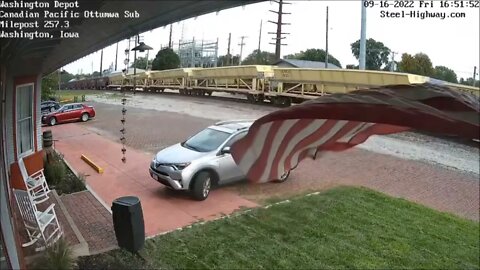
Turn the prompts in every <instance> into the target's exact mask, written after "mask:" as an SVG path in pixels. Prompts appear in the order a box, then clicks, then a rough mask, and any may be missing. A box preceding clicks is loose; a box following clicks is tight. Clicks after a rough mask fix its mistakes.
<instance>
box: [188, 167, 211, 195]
mask: <svg viewBox="0 0 480 270" xmlns="http://www.w3.org/2000/svg"><path fill="white" fill-rule="evenodd" d="M193 181H194V182H193V186H192V190H191V192H192V196H193V198H194V199H195V200H197V201H203V200H205V199H206V198H207V197H208V194H210V190H211V188H212V177H211V175H210V173H209V172H200V173H198V174H197V175H196V176H195V178H194V179H193Z"/></svg>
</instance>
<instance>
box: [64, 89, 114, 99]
mask: <svg viewBox="0 0 480 270" xmlns="http://www.w3.org/2000/svg"><path fill="white" fill-rule="evenodd" d="M103 92H105V91H104V90H60V91H58V90H57V91H55V96H56V97H59V100H71V101H69V102H73V99H74V97H75V96H76V97H78V102H81V101H82V95H85V96H87V95H98V94H102V93H103Z"/></svg>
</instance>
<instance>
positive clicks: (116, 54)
mask: <svg viewBox="0 0 480 270" xmlns="http://www.w3.org/2000/svg"><path fill="white" fill-rule="evenodd" d="M117 60H118V42H117V50H116V53H115V71H116V70H117Z"/></svg>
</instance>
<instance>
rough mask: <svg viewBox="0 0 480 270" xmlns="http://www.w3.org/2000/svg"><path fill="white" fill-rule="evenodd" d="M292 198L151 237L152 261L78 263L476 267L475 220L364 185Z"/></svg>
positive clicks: (83, 263) (112, 257) (112, 255)
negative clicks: (286, 201) (384, 193)
mask: <svg viewBox="0 0 480 270" xmlns="http://www.w3.org/2000/svg"><path fill="white" fill-rule="evenodd" d="M290 201H291V202H290V203H284V204H278V205H274V206H272V207H270V208H268V209H255V210H252V211H250V212H248V213H245V214H242V215H238V216H236V217H231V218H226V219H221V220H217V221H213V222H208V223H206V224H203V225H202V224H197V225H194V226H192V227H191V228H188V229H184V230H181V231H175V232H172V233H169V234H166V235H162V236H159V237H156V238H154V239H151V240H148V241H147V242H146V244H145V249H144V250H143V253H144V254H145V255H144V256H145V257H146V258H148V261H149V263H148V264H147V263H139V261H138V258H133V257H131V259H129V258H128V257H129V256H130V255H129V254H128V253H126V252H122V251H119V250H116V251H112V252H109V253H105V254H101V255H97V256H96V257H90V258H88V257H86V258H81V259H80V261H79V266H80V268H82V267H84V268H95V267H96V266H95V264H97V265H98V262H102V261H103V262H106V261H110V262H115V263H116V264H117V265H115V267H116V268H119V267H120V266H119V265H118V263H119V262H120V261H125V262H127V264H133V263H135V262H136V263H135V265H136V266H132V265H128V266H125V267H126V268H131V267H135V268H138V267H140V265H141V264H143V267H152V266H153V267H157V268H174V269H178V268H180V269H187V268H188V269H190V268H217V269H262V268H263V269H276V268H283V269H306V268H310V269H311V268H315V269H327V268H328V269H338V268H357V269H359V268H361V269H372V268H377V269H378V268H388V269H390V268H397V269H399V268H415V269H419V268H429V269H452V268H462V269H467V268H468V269H470V268H472V269H478V268H479V264H480V261H479V257H478V256H479V236H480V235H479V223H478V222H473V221H469V220H464V219H461V218H458V217H455V216H452V215H449V214H444V213H440V212H437V211H434V210H431V209H429V208H426V207H423V206H420V205H417V204H414V203H411V202H408V201H405V200H402V199H395V198H392V197H388V196H385V195H383V194H381V193H378V192H374V191H371V190H368V189H364V188H350V187H342V188H335V189H331V190H329V191H326V192H324V193H321V194H318V195H312V196H303V197H297V198H293V199H291V200H290ZM159 207H161V206H159ZM110 265H111V264H110ZM103 267H105V265H104V266H103Z"/></svg>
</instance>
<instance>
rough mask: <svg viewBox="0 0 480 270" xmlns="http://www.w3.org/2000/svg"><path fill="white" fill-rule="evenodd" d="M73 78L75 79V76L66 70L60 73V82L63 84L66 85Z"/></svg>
mask: <svg viewBox="0 0 480 270" xmlns="http://www.w3.org/2000/svg"><path fill="white" fill-rule="evenodd" d="M73 78H75V75H73V74H71V73H68V71H65V70H64V71H62V72H61V73H60V82H62V83H66V82H68V81H70V80H71V79H73Z"/></svg>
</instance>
